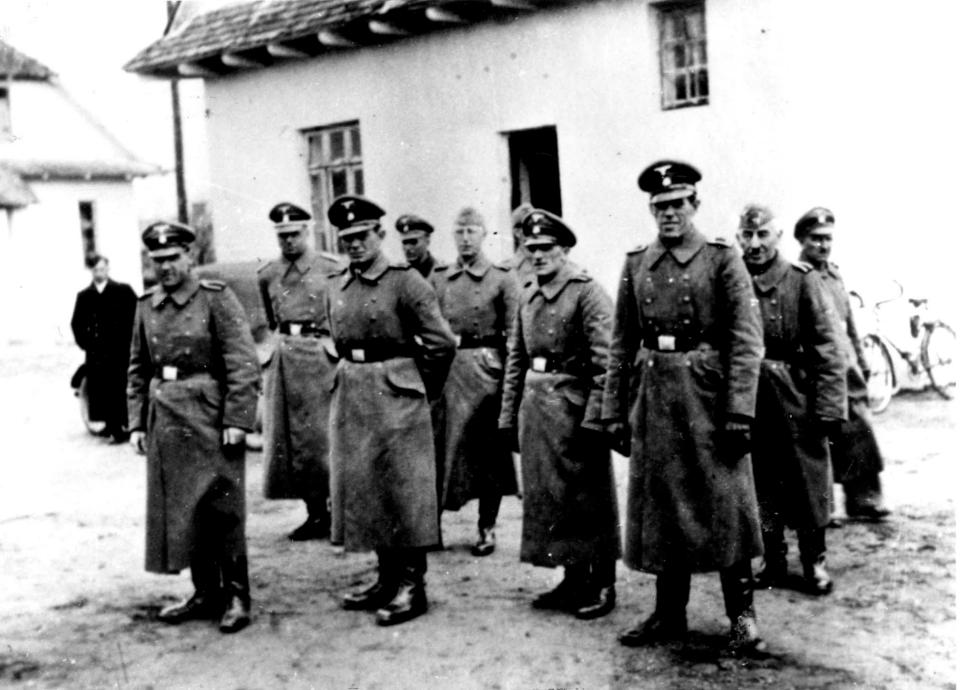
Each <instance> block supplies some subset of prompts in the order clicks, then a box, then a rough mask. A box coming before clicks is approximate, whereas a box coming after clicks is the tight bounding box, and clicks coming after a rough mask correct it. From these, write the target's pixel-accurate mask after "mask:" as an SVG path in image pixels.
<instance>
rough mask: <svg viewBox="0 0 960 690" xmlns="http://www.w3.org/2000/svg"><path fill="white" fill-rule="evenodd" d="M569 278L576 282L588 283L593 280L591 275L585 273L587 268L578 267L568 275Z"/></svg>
mask: <svg viewBox="0 0 960 690" xmlns="http://www.w3.org/2000/svg"><path fill="white" fill-rule="evenodd" d="M570 280H575V281H577V282H578V283H588V282H590V281H591V280H593V277H591V275H590V274H589V273H587V269H585V268H580V269H579V270H578V271H577V272H576V273H574V274H573V275H572V276H570Z"/></svg>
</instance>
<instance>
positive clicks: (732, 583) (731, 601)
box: [720, 560, 767, 655]
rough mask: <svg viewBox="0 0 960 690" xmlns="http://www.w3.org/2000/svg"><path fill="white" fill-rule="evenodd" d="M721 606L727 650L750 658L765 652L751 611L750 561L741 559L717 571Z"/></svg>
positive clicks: (751, 580) (752, 610)
mask: <svg viewBox="0 0 960 690" xmlns="http://www.w3.org/2000/svg"><path fill="white" fill-rule="evenodd" d="M720 586H721V587H722V588H723V603H724V607H725V608H726V611H727V616H728V617H729V618H730V642H729V644H728V645H727V649H728V650H729V651H730V652H731V653H733V654H736V655H750V654H754V653H758V652H759V653H762V652H765V651H766V650H767V643H766V642H764V641H763V638H761V637H760V631H759V628H758V627H757V615H756V613H755V612H754V609H753V587H754V583H753V571H752V570H751V569H750V561H749V560H743V561H740V562H739V563H735V564H734V565H732V566H731V567H729V568H725V569H723V570H721V571H720Z"/></svg>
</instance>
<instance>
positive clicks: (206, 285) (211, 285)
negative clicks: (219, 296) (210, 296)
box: [200, 278, 227, 292]
mask: <svg viewBox="0 0 960 690" xmlns="http://www.w3.org/2000/svg"><path fill="white" fill-rule="evenodd" d="M200 287H202V288H203V289H204V290H210V291H212V292H223V290H224V288H226V287H227V284H226V283H225V282H223V281H222V280H210V279H209V278H201V279H200Z"/></svg>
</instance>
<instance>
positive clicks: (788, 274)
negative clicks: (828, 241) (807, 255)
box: [751, 254, 847, 530]
mask: <svg viewBox="0 0 960 690" xmlns="http://www.w3.org/2000/svg"><path fill="white" fill-rule="evenodd" d="M753 284H754V290H755V292H756V295H757V298H758V299H759V301H760V314H761V318H762V322H763V335H764V346H765V354H764V359H763V362H762V364H761V367H760V382H759V386H758V390H757V414H756V418H755V420H754V425H753V444H752V448H751V452H752V456H753V470H754V477H755V479H756V485H757V498H758V499H759V502H760V515H761V518H762V519H763V522H764V525H777V524H780V525H782V524H783V523H784V522H785V523H786V524H787V525H789V526H790V527H793V528H795V529H798V530H808V529H814V528H819V527H823V526H825V525H826V524H827V523H828V522H829V521H830V497H831V496H832V493H833V481H832V475H831V471H830V454H829V450H828V446H827V438H826V436H825V435H824V433H823V431H822V429H823V427H822V426H821V425H820V424H819V421H820V420H837V421H839V420H842V419H843V418H844V417H845V416H846V409H847V403H846V383H845V375H846V358H845V355H844V351H843V342H842V340H841V337H842V336H841V334H840V323H839V321H838V319H837V314H836V310H835V309H834V307H833V304H832V302H831V300H830V297H829V296H828V295H827V293H826V289H825V287H824V285H823V282H822V281H821V280H820V278H819V276H818V275H817V273H816V272H815V271H813V270H812V267H811V266H810V265H809V264H791V263H790V262H789V261H787V260H786V259H784V258H783V257H782V256H781V255H779V254H778V255H777V256H776V257H775V258H774V259H773V261H772V262H771V265H770V266H769V267H768V268H767V269H766V270H765V271H764V272H763V273H760V274H756V275H754V276H753Z"/></svg>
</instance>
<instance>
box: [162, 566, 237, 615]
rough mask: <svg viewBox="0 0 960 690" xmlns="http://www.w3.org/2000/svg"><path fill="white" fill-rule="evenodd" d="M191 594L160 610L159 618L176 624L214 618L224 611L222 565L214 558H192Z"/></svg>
mask: <svg viewBox="0 0 960 690" xmlns="http://www.w3.org/2000/svg"><path fill="white" fill-rule="evenodd" d="M190 579H191V580H192V581H193V588H194V592H193V594H192V595H191V596H189V597H188V598H186V599H184V600H183V601H179V602H177V603H176V604H171V605H170V606H167V607H165V608H163V609H161V610H160V612H159V613H158V614H157V620H160V621H163V622H164V623H170V624H173V625H176V624H177V623H183V622H184V621H190V620H214V619H215V618H217V617H218V616H219V615H220V613H221V612H222V611H223V595H222V593H221V588H220V566H219V565H218V564H217V562H216V561H215V560H213V559H210V558H206V557H201V556H195V557H193V558H191V559H190Z"/></svg>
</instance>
